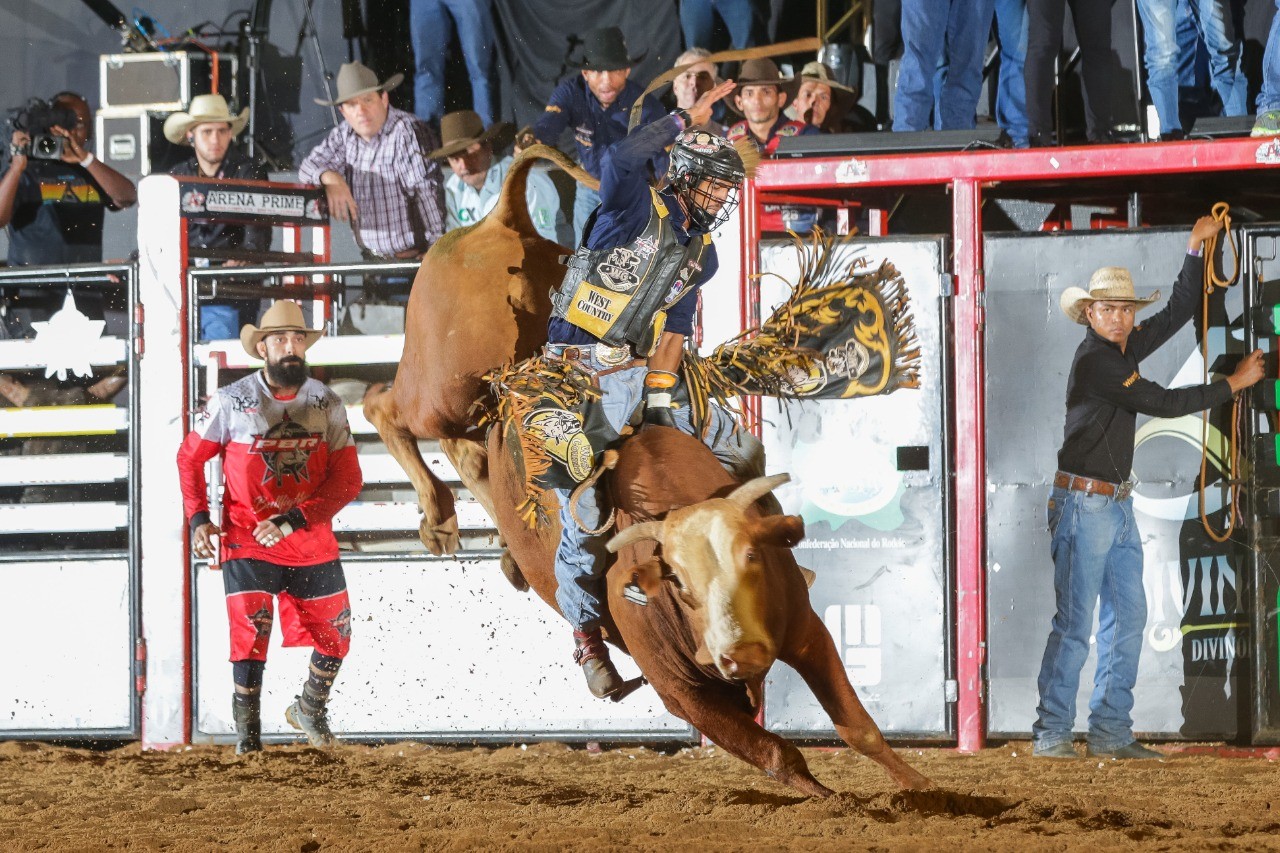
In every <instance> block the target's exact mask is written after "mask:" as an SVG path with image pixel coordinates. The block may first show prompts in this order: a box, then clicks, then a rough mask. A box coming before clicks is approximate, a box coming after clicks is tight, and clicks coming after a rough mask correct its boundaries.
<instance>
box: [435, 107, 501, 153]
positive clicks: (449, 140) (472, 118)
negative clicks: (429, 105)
mask: <svg viewBox="0 0 1280 853" xmlns="http://www.w3.org/2000/svg"><path fill="white" fill-rule="evenodd" d="M510 127H511V125H509V124H507V123H505V122H501V121H498V122H494V123H493V124H492V125H490V126H489V129H488V130H485V129H484V122H483V121H482V120H481V118H480V116H479V115H477V114H476V113H475V112H473V111H472V110H458V111H456V112H452V113H445V115H444V118H442V119H440V139H441V140H443V143H444V144H443V145H441V146H440V147H439V148H437V149H436V150H435V151H432V152H431V153H430V154H428V155H427V156H428V157H430V158H431V159H432V160H443V159H444V158H445V157H452V156H453V155H454V154H461V153H462V152H463V151H466V150H467V149H468V148H470V147H471V146H472V145H475V144H476V143H477V142H485V141H487V140H490V139H492V138H493V137H495V136H497V135H498V134H499V133H501V132H502V131H504V130H506V129H508V128H510Z"/></svg>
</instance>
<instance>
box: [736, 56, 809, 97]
mask: <svg viewBox="0 0 1280 853" xmlns="http://www.w3.org/2000/svg"><path fill="white" fill-rule="evenodd" d="M796 82H797V81H796V78H794V77H783V76H782V72H781V71H779V70H778V66H777V64H776V63H775V62H774V61H773V60H772V59H748V60H747V61H746V62H744V63H742V68H740V69H739V70H738V79H737V83H738V90H739V91H741V89H742V87H743V86H767V85H769V84H770V83H772V84H773V85H775V86H777V87H778V88H779V89H781V90H782V91H784V92H785V91H788V87H789V86H791V85H792V84H794V83H796Z"/></svg>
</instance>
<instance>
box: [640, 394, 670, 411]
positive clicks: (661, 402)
mask: <svg viewBox="0 0 1280 853" xmlns="http://www.w3.org/2000/svg"><path fill="white" fill-rule="evenodd" d="M644 405H645V408H646V409H669V408H671V392H670V391H650V392H649V395H648V396H647V397H645V399H644Z"/></svg>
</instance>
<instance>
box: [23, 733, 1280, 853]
mask: <svg viewBox="0 0 1280 853" xmlns="http://www.w3.org/2000/svg"><path fill="white" fill-rule="evenodd" d="M1027 746H1028V745H1027V744H1026V743H1011V744H1007V745H1004V746H1000V747H998V748H994V749H989V750H987V751H985V752H983V753H982V754H980V755H973V756H966V755H959V754H956V753H954V752H951V751H947V750H929V749H926V750H916V749H910V750H903V752H904V754H905V755H906V756H907V757H908V759H909V760H910V761H911V762H912V763H913V764H914V765H915V766H916V767H918V768H919V769H920V770H922V771H923V772H925V773H926V774H928V775H929V776H931V777H932V778H933V780H934V782H935V784H936V788H935V789H933V790H931V791H925V792H918V793H903V792H898V791H896V790H893V789H892V788H891V786H890V784H889V782H888V780H887V778H886V777H885V776H884V775H883V774H882V773H881V772H880V770H879V768H877V767H876V766H874V765H872V764H871V763H870V762H868V761H866V760H865V759H862V758H860V757H856V756H854V755H853V754H851V753H849V752H847V751H844V750H840V751H825V750H806V754H807V756H808V758H809V762H810V765H811V767H812V768H813V771H814V773H815V775H816V776H817V777H818V778H819V779H821V780H822V781H823V782H825V783H826V784H827V785H828V786H830V787H832V788H835V789H836V790H837V791H839V792H840V793H838V794H837V795H836V796H835V797H832V798H830V799H827V800H817V799H807V798H805V797H801V796H798V795H797V794H796V793H794V792H793V791H791V790H790V789H789V788H784V787H783V786H781V785H779V784H777V783H775V782H773V781H771V780H770V779H768V778H766V777H764V776H763V775H762V774H760V773H759V772H758V771H756V770H755V769H754V768H751V767H748V766H746V765H745V764H743V763H741V762H739V761H738V760H736V759H734V758H732V757H730V756H728V755H726V754H724V753H723V752H722V751H721V750H718V749H715V748H707V749H703V748H691V749H681V750H673V751H669V752H657V751H654V750H652V749H646V748H643V747H624V748H618V749H607V750H605V751H603V752H595V753H592V752H588V751H586V750H585V749H581V748H574V749H570V748H569V747H566V746H564V745H563V744H538V745H530V746H528V747H527V748H525V747H502V748H495V749H488V748H475V749H458V748H444V747H432V746H428V745H424V744H420V743H398V744H389V745H382V746H360V745H348V746H341V747H339V748H337V749H336V750H334V751H333V752H331V753H322V752H319V751H316V750H313V749H309V748H305V747H301V746H277V747H268V749H267V751H266V752H265V753H264V754H260V755H255V756H250V757H247V758H236V757H235V755H234V754H233V753H232V751H231V749H230V748H225V747H209V746H200V747H194V748H189V749H183V750H174V751H170V752H166V753H158V752H146V753H144V752H142V751H141V750H140V749H139V748H138V747H137V746H130V747H125V748H123V749H118V750H114V751H91V750H84V749H71V748H64V747H56V746H47V745H44V744H36V743H23V742H9V743H2V744H0V848H2V849H4V850H6V851H13V850H101V849H127V850H175V851H182V850H208V849H211V848H214V847H222V848H224V849H228V850H234V851H242V850H271V851H275V850H281V851H316V850H341V851H362V850H370V851H372V850H378V851H384V850H474V849H484V850H504V849H505V850H514V849H519V850H545V851H559V850H591V851H598V850H620V849H637V850H692V851H697V853H705V851H721V850H806V851H819V850H832V851H835V850H840V851H847V850H931V851H932V850H950V849H980V850H992V849H994V850H1019V851H1025V850H1077V849H1089V850H1091V851H1096V850H1110V849H1136V848H1149V849H1153V850H1197V851H1199V850H1209V849H1212V850H1259V849H1274V850H1280V762H1276V761H1268V760H1266V759H1265V758H1219V757H1212V756H1206V755H1186V754H1179V755H1172V756H1170V757H1169V758H1168V760H1166V761H1163V762H1157V761H1146V762H1128V763H1119V762H1102V763H1100V762H1099V761H1097V760H1096V759H1095V760H1088V759H1081V760H1078V761H1064V762H1057V761H1045V760H1043V759H1033V758H1031V757H1030V755H1029V751H1028V748H1027Z"/></svg>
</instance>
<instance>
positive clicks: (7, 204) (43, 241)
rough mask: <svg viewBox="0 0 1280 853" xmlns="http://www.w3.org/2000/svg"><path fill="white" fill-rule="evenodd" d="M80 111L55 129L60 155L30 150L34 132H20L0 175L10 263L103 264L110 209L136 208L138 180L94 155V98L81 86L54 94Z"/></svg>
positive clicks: (0, 211) (0, 210) (0, 221)
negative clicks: (82, 92) (41, 154)
mask: <svg viewBox="0 0 1280 853" xmlns="http://www.w3.org/2000/svg"><path fill="white" fill-rule="evenodd" d="M51 104H52V106H53V107H55V108H63V109H67V110H70V111H71V112H72V113H74V114H75V117H76V123H75V126H74V127H70V128H64V127H54V128H52V129H51V131H50V132H51V133H52V134H53V135H55V136H60V137H62V139H63V140H64V147H63V151H62V158H61V159H60V160H40V159H36V158H32V157H30V156H29V153H30V146H31V137H30V136H29V135H28V134H27V133H26V132H24V131H21V130H15V131H14V132H13V136H12V138H11V141H10V145H9V153H10V155H11V160H10V162H9V168H8V170H7V171H6V172H5V173H4V177H3V178H0V226H8V228H9V263H10V264H12V265H14V266H17V265H24V264H38V265H44V266H62V265H66V264H86V263H93V264H96V263H101V262H102V221H103V210H104V209H105V208H110V209H111V210H121V209H123V208H126V207H132V206H133V204H134V203H135V202H136V201H137V200H138V192H137V190H136V188H135V187H134V186H133V183H132V182H131V181H130V180H129V179H128V178H126V177H125V176H124V175H122V174H120V173H119V172H117V171H116V170H115V169H112V168H111V167H110V166H108V165H107V164H106V163H103V162H102V161H101V160H98V159H97V158H96V157H94V156H93V155H92V154H90V153H89V150H88V145H89V124H90V121H91V116H90V114H89V104H88V102H87V101H85V99H84V98H83V97H81V96H80V95H77V94H76V93H74V92H61V93H59V94H57V95H55V96H54V98H53V100H52V101H51Z"/></svg>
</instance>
